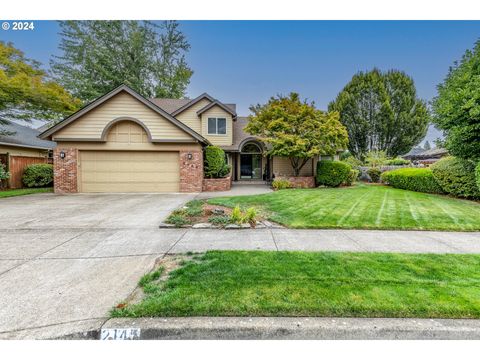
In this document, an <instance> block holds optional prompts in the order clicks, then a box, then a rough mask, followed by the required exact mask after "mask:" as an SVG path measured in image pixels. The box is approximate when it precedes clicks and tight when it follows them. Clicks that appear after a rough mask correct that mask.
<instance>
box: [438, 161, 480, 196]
mask: <svg viewBox="0 0 480 360" xmlns="http://www.w3.org/2000/svg"><path fill="white" fill-rule="evenodd" d="M430 169H432V172H433V176H434V177H435V180H436V181H437V182H438V184H439V185H440V186H441V187H442V189H443V191H444V192H446V193H447V194H450V195H454V196H458V197H463V198H467V199H477V198H480V190H479V188H478V187H477V183H476V179H475V164H474V163H473V162H472V161H470V160H463V159H460V158H456V157H453V156H448V157H445V158H443V159H440V160H439V161H437V162H436V163H434V164H433V165H432V166H430Z"/></svg>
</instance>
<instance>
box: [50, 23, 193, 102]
mask: <svg viewBox="0 0 480 360" xmlns="http://www.w3.org/2000/svg"><path fill="white" fill-rule="evenodd" d="M60 26H61V33H60V35H61V42H60V45H59V48H60V50H61V52H62V54H61V55H60V56H55V57H54V58H53V59H52V61H51V67H52V72H53V74H54V76H55V77H56V79H58V81H59V82H60V83H61V84H62V85H63V86H64V87H65V88H67V89H68V90H69V91H70V92H71V93H72V94H73V95H74V96H76V97H78V98H79V99H81V100H82V101H83V102H84V103H88V102H90V101H92V100H94V99H96V98H97V97H99V96H101V95H104V94H105V93H107V92H108V91H110V90H112V89H113V88H115V87H117V86H119V85H121V84H126V85H128V86H130V87H131V88H133V89H134V90H135V91H137V92H138V93H140V94H141V95H143V96H145V97H168V98H179V97H182V96H183V95H184V93H185V89H186V87H187V85H188V83H189V82H190V77H191V76H192V73H193V72H192V70H191V69H190V68H189V67H188V65H187V63H186V61H185V54H186V52H187V51H188V50H189V49H190V45H189V43H188V41H187V39H186V37H185V35H184V34H183V33H182V32H181V31H180V30H179V28H178V23H177V22H175V21H164V22H163V23H161V25H156V24H154V23H152V22H149V21H61V22H60Z"/></svg>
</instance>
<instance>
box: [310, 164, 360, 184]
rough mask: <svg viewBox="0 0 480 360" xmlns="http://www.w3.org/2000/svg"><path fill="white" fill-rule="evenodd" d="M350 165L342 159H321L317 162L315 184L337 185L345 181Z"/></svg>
mask: <svg viewBox="0 0 480 360" xmlns="http://www.w3.org/2000/svg"><path fill="white" fill-rule="evenodd" d="M351 170H352V167H351V166H350V165H348V164H346V163H344V162H342V161H332V160H321V161H319V162H318V163H317V177H316V180H317V184H318V185H325V186H333V187H337V186H340V185H341V184H343V183H345V182H346V181H347V179H348V177H349V175H350V171H351Z"/></svg>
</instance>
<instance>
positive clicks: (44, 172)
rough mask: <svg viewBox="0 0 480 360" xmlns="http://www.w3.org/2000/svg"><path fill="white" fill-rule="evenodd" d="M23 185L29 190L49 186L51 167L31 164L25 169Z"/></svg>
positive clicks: (51, 176) (49, 165)
mask: <svg viewBox="0 0 480 360" xmlns="http://www.w3.org/2000/svg"><path fill="white" fill-rule="evenodd" d="M22 182H23V185H25V186H26V187H29V188H33V187H45V186H50V185H52V183H53V165H51V164H33V165H28V166H26V167H25V170H24V172H23V177H22Z"/></svg>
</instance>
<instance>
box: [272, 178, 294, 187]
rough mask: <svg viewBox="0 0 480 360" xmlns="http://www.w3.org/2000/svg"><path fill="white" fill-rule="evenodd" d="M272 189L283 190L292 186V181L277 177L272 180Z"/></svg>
mask: <svg viewBox="0 0 480 360" xmlns="http://www.w3.org/2000/svg"><path fill="white" fill-rule="evenodd" d="M272 187H273V190H283V189H289V188H291V187H292V183H291V182H290V181H288V180H286V179H278V180H273V181H272Z"/></svg>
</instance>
